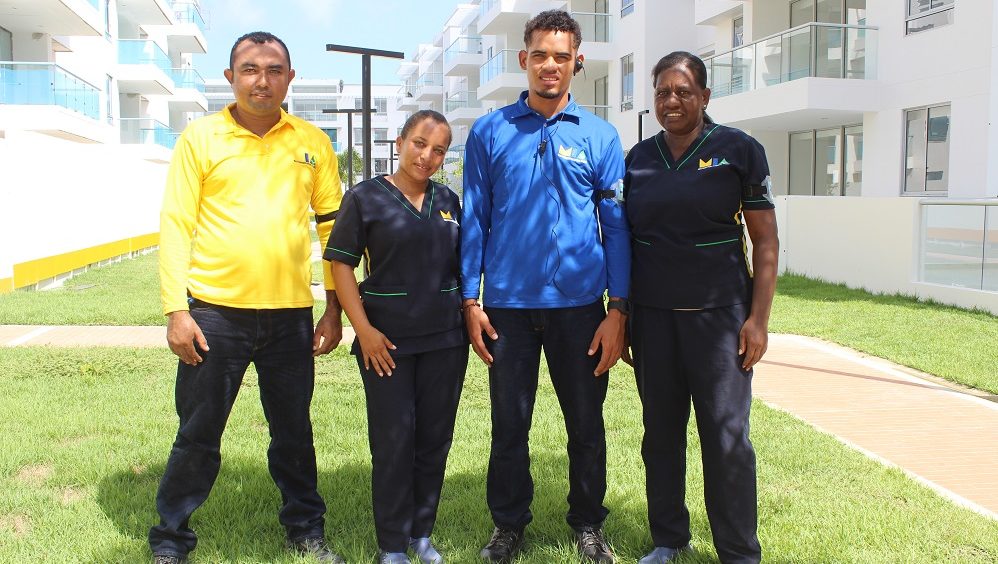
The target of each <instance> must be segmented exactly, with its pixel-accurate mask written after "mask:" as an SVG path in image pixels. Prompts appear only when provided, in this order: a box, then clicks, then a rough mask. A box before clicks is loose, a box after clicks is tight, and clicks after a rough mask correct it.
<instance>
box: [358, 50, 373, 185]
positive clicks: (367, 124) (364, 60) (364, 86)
mask: <svg viewBox="0 0 998 564" xmlns="http://www.w3.org/2000/svg"><path fill="white" fill-rule="evenodd" d="M360 61H361V62H360V67H361V71H360V74H361V78H360V80H361V83H360V92H361V93H360V96H361V103H362V104H363V105H362V106H361V107H362V108H363V110H364V113H363V114H361V123H362V126H361V127H362V128H363V132H364V180H368V179H370V178H371V137H372V135H371V112H370V111H369V110H371V109H372V108H371V55H368V54H367V53H364V54H363V55H361V56H360Z"/></svg>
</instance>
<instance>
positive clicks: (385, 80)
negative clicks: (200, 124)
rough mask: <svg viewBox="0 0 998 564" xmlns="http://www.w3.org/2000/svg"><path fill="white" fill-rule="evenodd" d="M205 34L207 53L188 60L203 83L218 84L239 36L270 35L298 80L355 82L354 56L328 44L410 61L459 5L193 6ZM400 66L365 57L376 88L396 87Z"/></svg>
mask: <svg viewBox="0 0 998 564" xmlns="http://www.w3.org/2000/svg"><path fill="white" fill-rule="evenodd" d="M200 4H201V11H202V15H203V16H204V18H205V22H206V24H207V27H208V29H206V30H205V39H207V41H208V53H207V54H205V55H195V57H194V66H195V67H196V68H197V69H198V72H200V73H201V76H203V77H205V78H222V71H223V70H224V69H225V68H226V67H228V66H229V50H230V49H231V48H232V43H233V42H234V41H235V40H236V38H238V37H239V36H241V35H243V34H244V33H247V32H250V31H269V32H270V33H273V34H274V35H276V36H278V37H280V38H281V39H282V40H283V41H284V42H285V43H286V44H287V45H288V50H289V51H290V52H291V66H292V67H293V68H294V69H295V73H296V76H297V77H298V78H333V79H342V80H343V81H344V82H346V83H348V84H351V83H352V84H359V83H360V79H361V76H360V73H361V57H360V55H351V54H346V53H330V52H327V51H326V44H327V43H335V44H339V45H349V46H353V47H365V48H371V49H383V50H386V51H401V52H403V53H405V60H411V59H412V56H413V55H414V54H415V53H416V47H417V46H418V45H419V44H420V43H431V42H432V41H433V38H434V37H436V35H437V34H438V33H440V32H441V31H442V30H443V27H444V23H445V22H446V21H447V18H448V17H450V15H451V14H452V13H453V11H454V8H455V6H457V4H459V2H457V1H452V0H429V1H419V0H200ZM399 62H400V61H399V60H397V59H385V58H380V57H372V58H371V77H372V78H371V80H372V82H373V83H375V84H398V83H399V78H398V76H397V75H396V71H397V70H398V65H399Z"/></svg>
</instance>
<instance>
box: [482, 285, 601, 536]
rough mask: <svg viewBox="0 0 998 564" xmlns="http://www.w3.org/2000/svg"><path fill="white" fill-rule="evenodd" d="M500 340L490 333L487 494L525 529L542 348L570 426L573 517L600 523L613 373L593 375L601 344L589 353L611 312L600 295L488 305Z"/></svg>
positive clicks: (494, 508)
mask: <svg viewBox="0 0 998 564" xmlns="http://www.w3.org/2000/svg"><path fill="white" fill-rule="evenodd" d="M486 312H487V313H488V315H489V319H490V320H491V322H492V326H493V327H495V329H496V331H497V332H498V333H499V340H497V341H493V340H491V339H488V338H486V339H485V342H486V344H487V345H488V347H489V351H490V352H491V353H492V357H493V360H494V361H493V363H492V367H491V368H489V395H490V397H491V400H492V452H491V454H490V456H489V473H488V480H487V497H488V504H489V509H490V510H491V512H492V520H493V522H495V524H496V525H498V526H501V527H509V528H513V529H523V528H524V527H526V526H527V524H528V523H530V521H531V519H532V518H533V515H532V514H531V512H530V503H531V501H532V500H533V496H534V481H533V478H532V477H531V475H530V450H529V447H528V444H527V441H528V438H529V435H530V424H531V419H532V417H533V413H534V399H535V397H536V395H537V378H538V370H539V368H540V357H541V349H543V350H544V355H545V357H546V358H547V362H548V371H549V372H550V373H551V383H552V384H553V385H554V391H555V394H556V395H557V396H558V403H559V404H561V412H562V415H563V416H564V417H565V429H566V431H567V432H568V484H569V486H568V487H569V489H568V515H567V518H566V520H567V521H568V524H569V525H570V526H571V527H572V528H573V529H576V530H580V529H584V528H589V527H594V528H595V527H600V526H602V524H603V521H604V520H605V519H606V516H607V514H608V513H609V511H608V510H607V508H606V507H604V506H603V498H604V496H605V495H606V432H605V429H604V427H603V401H604V400H605V399H606V390H607V382H608V379H609V374H602V375H600V377H599V378H597V377H595V376H594V375H593V371H594V370H596V365H597V364H598V363H599V351H597V353H596V354H595V355H593V356H589V355H588V354H587V352H588V350H589V344H590V343H591V342H592V339H593V335H594V334H595V333H596V328H597V327H599V324H600V323H601V322H602V321H603V319H604V318H605V317H606V311H605V310H604V309H603V304H602V302H594V303H592V304H589V305H585V306H579V307H566V308H554V309H507V308H486Z"/></svg>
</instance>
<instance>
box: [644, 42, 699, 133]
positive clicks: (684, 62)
mask: <svg viewBox="0 0 998 564" xmlns="http://www.w3.org/2000/svg"><path fill="white" fill-rule="evenodd" d="M673 67H686V68H688V69H689V70H690V73H692V74H693V80H695V81H696V83H697V86H699V87H700V88H703V89H704V90H706V89H707V65H705V64H704V63H703V59H701V58H700V57H697V56H696V55H694V54H693V53H690V52H688V51H673V52H671V53H669V54H668V55H666V56H664V57H662V58H661V59H659V60H658V62H657V63H655V67H654V68H653V69H651V81H652V84H653V85H654V84H656V83H657V82H658V75H660V74H662V73H663V72H665V71H667V70H669V69H671V68H673ZM703 121H704V123H714V120H713V119H712V118H711V117H710V116H709V115H707V112H706V110H704V112H703Z"/></svg>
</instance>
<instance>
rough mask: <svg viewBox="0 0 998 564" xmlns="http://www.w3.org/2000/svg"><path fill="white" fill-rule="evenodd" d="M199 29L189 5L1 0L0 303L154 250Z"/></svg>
mask: <svg viewBox="0 0 998 564" xmlns="http://www.w3.org/2000/svg"><path fill="white" fill-rule="evenodd" d="M204 27H205V22H204V18H203V15H202V13H201V9H200V6H199V5H198V3H197V2H196V0H176V1H170V0H0V171H2V173H0V174H2V179H3V180H2V182H0V202H2V203H0V241H2V243H0V292H5V291H10V290H12V289H15V288H31V287H39V286H45V285H47V284H48V283H51V282H52V281H54V280H57V279H59V278H62V277H64V276H65V275H66V273H71V272H73V271H74V270H77V269H81V268H86V267H87V266H88V265H91V264H95V263H101V262H104V261H107V260H109V259H113V258H115V257H119V256H122V255H128V254H131V253H134V252H138V251H141V250H143V249H146V248H151V247H155V246H156V245H157V244H158V240H159V238H158V231H159V207H160V203H161V200H162V190H163V185H164V181H165V176H166V168H167V164H168V163H169V160H170V155H171V151H172V147H173V144H174V142H175V140H176V136H177V135H178V132H179V131H181V130H182V129H183V127H184V126H185V125H186V124H187V122H188V121H189V120H190V119H191V116H192V115H194V113H195V112H204V111H206V110H207V106H208V103H207V99H206V98H205V95H204V81H203V79H202V78H201V76H200V75H199V74H198V72H197V71H196V70H195V69H194V68H193V67H192V65H191V56H192V54H193V53H204V52H205V51H206V49H207V42H206V41H205V37H204V31H203V30H204Z"/></svg>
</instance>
